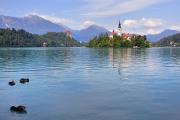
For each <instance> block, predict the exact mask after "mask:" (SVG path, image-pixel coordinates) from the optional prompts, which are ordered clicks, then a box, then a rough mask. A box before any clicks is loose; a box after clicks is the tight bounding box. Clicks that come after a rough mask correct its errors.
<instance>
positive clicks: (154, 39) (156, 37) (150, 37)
mask: <svg viewBox="0 0 180 120" xmlns="http://www.w3.org/2000/svg"><path fill="white" fill-rule="evenodd" d="M177 33H179V31H176V30H165V31H163V32H161V33H159V34H154V35H147V39H148V40H149V41H150V42H152V43H154V42H157V41H158V40H160V39H162V38H164V37H168V36H170V35H174V34H177Z"/></svg>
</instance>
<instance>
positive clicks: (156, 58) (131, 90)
mask: <svg viewBox="0 0 180 120" xmlns="http://www.w3.org/2000/svg"><path fill="white" fill-rule="evenodd" d="M23 77H24V78H29V79H30V82H29V83H28V84H20V83H19V80H20V78H23ZM11 80H15V81H16V85H15V86H9V85H8V82H9V81H11ZM13 105H14V106H18V105H24V106H26V107H27V114H17V113H12V112H10V110H9V108H10V107H11V106H13ZM179 119H180V48H150V49H112V48H109V49H108V48H103V49H93V48H92V49H90V48H0V120H179Z"/></svg>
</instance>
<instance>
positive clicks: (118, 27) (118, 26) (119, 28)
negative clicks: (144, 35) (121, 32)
mask: <svg viewBox="0 0 180 120" xmlns="http://www.w3.org/2000/svg"><path fill="white" fill-rule="evenodd" d="M118 28H119V29H121V21H120V20H119V26H118Z"/></svg>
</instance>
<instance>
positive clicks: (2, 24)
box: [0, 15, 67, 34]
mask: <svg viewBox="0 0 180 120" xmlns="http://www.w3.org/2000/svg"><path fill="white" fill-rule="evenodd" d="M0 28H15V29H24V30H26V31H28V32H31V33H35V34H45V33H47V32H63V31H64V30H65V29H67V28H66V27H65V26H63V25H57V24H55V23H52V22H51V21H48V20H46V19H43V18H42V17H39V16H37V15H28V16H25V17H22V18H18V17H10V16H4V15H0Z"/></svg>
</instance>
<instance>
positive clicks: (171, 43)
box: [154, 33, 180, 47]
mask: <svg viewBox="0 0 180 120" xmlns="http://www.w3.org/2000/svg"><path fill="white" fill-rule="evenodd" d="M154 46H156V47H166V46H168V47H180V33H178V34H175V35H171V36H168V37H165V38H163V39H161V40H159V41H158V42H156V43H154Z"/></svg>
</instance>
